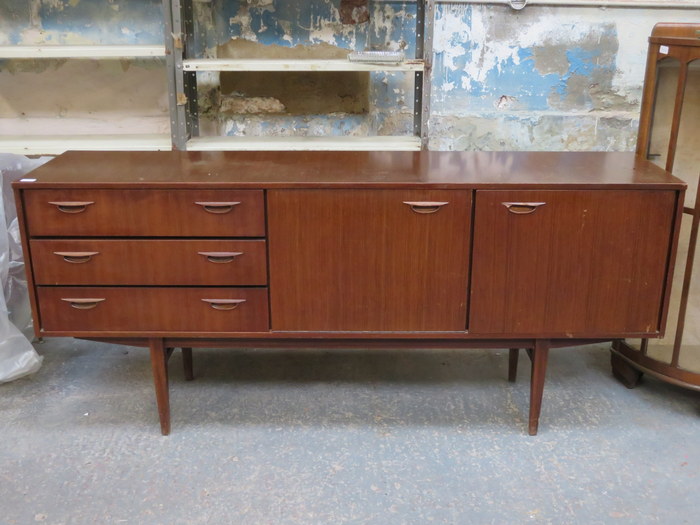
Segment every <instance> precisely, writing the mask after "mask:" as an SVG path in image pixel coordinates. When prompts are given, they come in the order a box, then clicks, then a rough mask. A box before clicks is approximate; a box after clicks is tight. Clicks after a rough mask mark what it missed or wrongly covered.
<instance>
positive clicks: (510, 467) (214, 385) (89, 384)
mask: <svg viewBox="0 0 700 525" xmlns="http://www.w3.org/2000/svg"><path fill="white" fill-rule="evenodd" d="M37 348H38V350H39V352H40V353H41V354H43V355H44V356H45V361H44V366H43V367H42V369H41V371H40V372H39V373H38V374H36V375H35V376H34V377H31V378H28V379H23V380H20V381H16V382H14V383H10V384H6V385H2V386H0V436H1V437H0V523H2V524H14V523H17V524H27V523H37V522H40V523H46V524H86V523H96V524H112V523H133V524H161V523H162V524H168V525H173V524H209V523H211V524H256V525H257V524H267V523H270V524H286V523H303V524H326V523H329V524H337V523H372V524H375V523H376V524H382V525H388V524H404V523H407V524H414V523H415V524H423V523H457V524H471V523H474V524H489V523H495V524H514V523H553V524H564V523H581V524H586V525H593V524H598V523H606V524H607V523H616V524H626V523H630V524H632V523H634V524H642V523H663V524H666V523H673V524H680V523H697V511H698V496H697V495H698V492H699V489H700V478H699V474H700V440H699V439H698V436H700V417H699V416H700V413H699V412H700V411H699V408H700V394H698V393H696V392H691V391H686V390H682V389H679V388H676V387H672V386H670V385H667V384H664V383H661V382H659V381H657V380H654V379H651V378H648V379H646V380H645V381H644V382H643V384H642V385H641V386H640V387H639V388H637V389H636V390H632V391H629V390H626V389H625V388H623V387H622V386H621V385H620V384H618V383H617V382H616V381H615V380H614V379H613V378H612V376H611V374H610V368H609V353H608V351H607V347H606V346H605V345H597V346H588V347H584V348H578V349H557V350H553V351H552V353H551V358H550V368H549V372H548V379H547V385H546V387H545V397H544V405H543V411H542V419H541V423H540V434H539V436H537V437H529V436H527V435H526V414H527V403H528V379H529V367H528V366H527V358H525V357H524V356H523V357H522V358H521V363H522V364H521V370H520V373H519V377H518V383H516V384H509V383H507V382H506V379H505V378H506V366H507V352H505V351H480V350H465V351H434V350H414V351H410V352H405V353H401V352H396V351H387V350H372V351H342V350H333V351H316V350H313V351H312V350H296V351H290V350H284V351H283V350H276V351H272V350H237V351H226V350H195V374H196V375H197V379H196V380H195V381H194V382H191V383H186V382H185V381H184V380H183V378H182V371H181V367H180V365H181V358H180V354H179V352H178V353H177V354H176V355H175V356H174V357H173V359H172V360H171V364H170V367H171V368H170V370H171V378H172V379H171V402H172V411H173V433H172V434H171V435H170V436H169V437H162V436H160V433H159V427H158V422H157V416H156V409H155V401H154V396H153V389H152V385H151V377H150V368H149V360H148V353H147V351H146V350H144V349H134V348H127V347H118V346H111V345H106V344H98V343H91V342H86V341H73V340H50V341H47V342H46V343H44V344H42V345H38V347H37Z"/></svg>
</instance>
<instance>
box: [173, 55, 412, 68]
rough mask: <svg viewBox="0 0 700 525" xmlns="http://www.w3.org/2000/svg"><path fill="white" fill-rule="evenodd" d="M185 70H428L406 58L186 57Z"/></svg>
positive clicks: (184, 61)
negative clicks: (371, 60) (395, 60)
mask: <svg viewBox="0 0 700 525" xmlns="http://www.w3.org/2000/svg"><path fill="white" fill-rule="evenodd" d="M183 69H184V70H185V71H425V62H424V61H423V60H406V61H404V62H401V63H399V64H374V63H362V62H350V61H349V60H343V59H334V60H276V59H265V60H253V59H250V60H240V59H237V60H230V59H219V58H212V59H188V60H183Z"/></svg>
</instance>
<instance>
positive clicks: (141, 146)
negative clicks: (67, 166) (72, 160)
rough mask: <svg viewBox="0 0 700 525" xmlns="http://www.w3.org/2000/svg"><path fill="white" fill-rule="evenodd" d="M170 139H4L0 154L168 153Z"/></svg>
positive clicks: (31, 137) (160, 137)
mask: <svg viewBox="0 0 700 525" xmlns="http://www.w3.org/2000/svg"><path fill="white" fill-rule="evenodd" d="M170 149H172V144H171V142H170V135H159V134H149V135H63V136H61V135H46V136H42V135H9V136H8V135H5V136H0V153H16V154H20V155H59V154H61V153H63V152H64V151H69V150H76V151H159V150H170Z"/></svg>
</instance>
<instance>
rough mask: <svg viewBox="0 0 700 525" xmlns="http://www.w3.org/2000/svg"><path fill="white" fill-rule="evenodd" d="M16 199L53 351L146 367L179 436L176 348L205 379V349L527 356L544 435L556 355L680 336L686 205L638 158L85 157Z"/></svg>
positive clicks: (24, 187)
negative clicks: (141, 352)
mask: <svg viewBox="0 0 700 525" xmlns="http://www.w3.org/2000/svg"><path fill="white" fill-rule="evenodd" d="M14 187H15V192H16V197H17V205H18V213H19V217H20V228H21V233H22V240H23V246H24V249H25V253H26V258H27V272H28V283H29V287H30V297H31V300H32V308H33V314H34V322H35V330H36V333H37V335H38V336H40V337H43V336H73V337H82V338H87V339H92V340H107V341H112V342H117V343H121V344H130V345H136V346H148V347H149V348H150V352H151V362H152V368H153V375H154V384H155V387H156V398H157V401H158V410H159V415H160V421H161V429H162V432H163V433H164V434H167V433H168V432H169V431H170V412H169V399H168V370H167V359H168V357H169V355H170V354H171V353H172V350H173V348H175V347H181V348H183V359H184V363H185V374H186V377H187V378H191V377H192V359H191V358H192V355H191V349H192V348H193V347H202V346H213V347H220V346H254V347H255V346H260V347H277V348H281V347H287V346H299V345H308V346H326V347H358V348H368V347H377V348H380V347H402V348H409V347H415V346H421V347H441V348H467V347H475V346H478V347H486V348H510V349H511V351H510V354H509V355H510V370H509V378H510V379H511V380H513V379H514V378H515V370H516V367H517V355H518V350H517V349H519V348H523V349H526V350H528V355H530V356H531V358H532V375H531V404H530V414H529V420H528V421H529V423H528V429H529V432H530V433H532V434H534V433H535V432H536V431H537V426H538V421H539V413H540V406H541V401H542V395H543V387H544V376H545V372H546V365H547V355H548V351H549V349H550V348H552V347H558V346H568V345H578V344H583V343H587V342H594V341H600V340H610V339H615V338H620V337H653V336H657V335H659V334H660V333H662V332H663V328H664V322H665V317H666V310H667V304H668V295H669V293H670V289H669V286H670V284H669V283H670V282H671V281H670V279H671V275H672V265H671V264H669V262H670V261H672V260H673V257H674V254H675V249H676V241H677V236H678V226H679V221H680V217H681V214H680V211H679V210H681V209H682V198H683V192H684V188H685V185H684V184H683V183H682V182H681V181H679V180H678V179H675V178H673V177H672V176H671V175H669V174H668V173H666V172H665V171H663V170H661V169H659V168H658V167H656V166H654V165H653V164H651V163H649V162H647V161H644V160H641V159H639V158H638V157H636V156H635V155H633V154H624V153H455V152H444V153H440V152H419V153H413V152H352V153H350V152H240V153H233V152H227V153H219V152H212V153H192V152H188V153H183V152H160V153H157V152H139V153H110V152H99V153H89V152H86V153H66V154H64V155H61V156H60V157H58V158H57V159H55V160H53V161H51V162H49V163H47V164H46V165H44V166H42V167H41V168H39V169H37V170H35V171H34V172H32V174H31V176H30V177H28V178H27V179H24V180H22V181H19V182H16V183H15V184H14ZM52 203H53V204H52ZM504 203H505V205H504ZM241 237H244V238H245V237H248V239H241ZM251 237H252V238H253V239H251ZM241 252H242V253H244V255H238V254H239V253H241ZM234 254H235V255H234ZM268 282H269V289H268V287H267V283H268ZM241 301H244V302H241ZM622 351H623V350H621V352H622Z"/></svg>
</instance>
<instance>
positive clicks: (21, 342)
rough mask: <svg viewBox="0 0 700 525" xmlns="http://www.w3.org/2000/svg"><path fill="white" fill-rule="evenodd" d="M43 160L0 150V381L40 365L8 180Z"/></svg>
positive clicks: (15, 376) (17, 376) (20, 374)
mask: <svg viewBox="0 0 700 525" xmlns="http://www.w3.org/2000/svg"><path fill="white" fill-rule="evenodd" d="M47 160H50V159H49V158H46V157H44V158H41V159H34V160H32V159H27V158H26V157H22V156H17V155H8V154H0V173H1V174H2V184H1V185H0V193H1V198H0V217H3V218H4V219H5V225H6V228H2V226H1V225H0V282H1V283H2V286H1V287H0V383H3V382H7V381H12V380H14V379H18V378H20V377H22V376H25V375H28V374H32V373H34V372H36V371H37V370H38V369H39V367H40V366H41V361H42V358H41V357H40V356H39V355H38V354H37V353H36V351H35V350H34V348H33V347H32V345H31V343H30V342H29V339H28V338H31V337H32V317H31V309H30V307H29V296H28V293H27V280H26V278H25V274H24V258H23V256H22V246H21V239H20V235H19V224H18V221H17V212H16V210H15V204H14V196H13V194H12V188H11V186H10V183H11V182H12V181H13V180H15V179H18V178H21V177H22V176H23V175H24V174H26V173H27V172H28V171H30V170H31V169H33V168H36V167H38V166H40V165H41V164H43V163H44V162H46V161H47Z"/></svg>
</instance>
